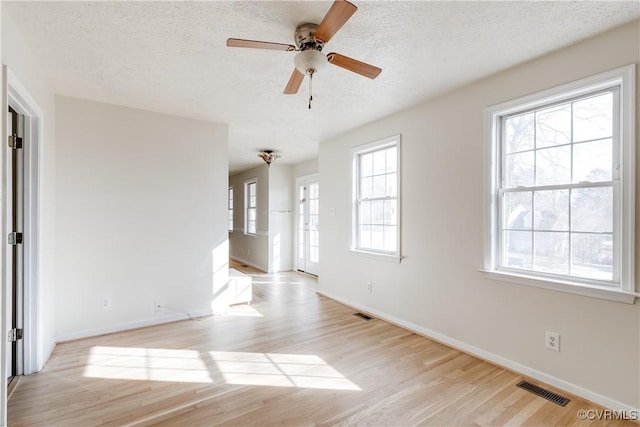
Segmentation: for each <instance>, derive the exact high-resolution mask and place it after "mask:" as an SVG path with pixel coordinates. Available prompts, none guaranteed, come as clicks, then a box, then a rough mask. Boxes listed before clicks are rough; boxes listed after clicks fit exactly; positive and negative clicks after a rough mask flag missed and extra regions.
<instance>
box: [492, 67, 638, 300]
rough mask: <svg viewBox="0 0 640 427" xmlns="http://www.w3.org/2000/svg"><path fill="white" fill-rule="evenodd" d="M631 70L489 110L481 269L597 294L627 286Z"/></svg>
mask: <svg viewBox="0 0 640 427" xmlns="http://www.w3.org/2000/svg"><path fill="white" fill-rule="evenodd" d="M633 75H634V71H633V67H627V68H624V69H620V70H615V71H612V72H609V73H604V74H602V75H599V76H595V77H592V78H589V79H585V80H583V81H580V82H576V83H574V84H570V85H566V86H563V87H560V88H557V89H553V90H551V91H547V92H544V93H541V94H537V95H533V96H530V97H526V98H523V99H520V100H516V101H512V102H509V103H506V104H502V105H499V106H496V107H492V108H490V109H489V110H488V115H487V118H488V121H489V123H488V129H490V132H491V134H490V135H489V137H490V145H491V148H490V161H491V176H490V179H489V180H488V181H489V182H490V185H491V188H490V189H489V191H490V194H491V203H490V212H489V215H488V217H489V218H490V223H489V224H488V225H487V227H488V240H489V243H488V245H489V246H490V247H488V248H487V257H486V258H487V259H486V264H487V265H486V266H485V267H486V269H487V270H489V271H491V272H497V273H502V274H504V275H511V276H512V278H514V277H520V278H525V279H534V280H535V281H537V284H541V283H544V284H545V287H549V284H550V283H551V284H554V286H555V285H558V286H561V287H562V286H564V288H563V289H561V290H565V291H566V290H569V291H575V290H576V289H578V288H581V289H582V291H580V290H578V292H577V293H586V294H591V295H595V296H604V297H605V298H606V297H609V298H611V296H612V295H614V294H615V296H614V297H613V298H612V299H624V298H623V297H624V292H633V291H634V284H633V276H634V275H633V266H634V259H633V239H634V236H633V230H634V224H633V217H634V209H633V208H634V207H633V203H634V144H635V141H634V134H633V128H634V126H635V123H634V117H633V105H634V96H633V95H634V93H633ZM585 290H586V291H585ZM601 291H605V292H601ZM606 291H613V292H609V293H607V292H606ZM598 292H600V294H598ZM605 295H606V296H605ZM627 299H628V297H627Z"/></svg>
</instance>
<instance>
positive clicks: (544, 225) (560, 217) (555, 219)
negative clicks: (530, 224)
mask: <svg viewBox="0 0 640 427" xmlns="http://www.w3.org/2000/svg"><path fill="white" fill-rule="evenodd" d="M533 201H534V202H533V203H534V206H535V209H536V211H535V218H534V224H535V229H536V230H566V231H568V230H569V190H550V191H536V192H535V194H534V196H533Z"/></svg>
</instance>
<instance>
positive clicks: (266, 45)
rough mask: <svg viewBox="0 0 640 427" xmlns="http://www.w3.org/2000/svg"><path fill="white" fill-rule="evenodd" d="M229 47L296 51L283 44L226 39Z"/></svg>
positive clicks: (294, 48)
mask: <svg viewBox="0 0 640 427" xmlns="http://www.w3.org/2000/svg"><path fill="white" fill-rule="evenodd" d="M227 46H229V47H249V48H253V49H270V50H285V51H290V50H296V47H295V46H293V45H290V44H285V43H271V42H261V41H257V40H243V39H227Z"/></svg>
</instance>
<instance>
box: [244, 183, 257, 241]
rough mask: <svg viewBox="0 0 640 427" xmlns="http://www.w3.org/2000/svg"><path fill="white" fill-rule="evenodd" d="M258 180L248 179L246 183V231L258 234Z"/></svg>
mask: <svg viewBox="0 0 640 427" xmlns="http://www.w3.org/2000/svg"><path fill="white" fill-rule="evenodd" d="M256 187H257V182H256V181H248V182H246V183H245V185H244V189H245V192H244V194H245V222H244V232H245V233H246V234H256V211H257V205H256Z"/></svg>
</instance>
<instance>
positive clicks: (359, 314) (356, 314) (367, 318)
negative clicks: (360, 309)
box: [353, 313, 373, 320]
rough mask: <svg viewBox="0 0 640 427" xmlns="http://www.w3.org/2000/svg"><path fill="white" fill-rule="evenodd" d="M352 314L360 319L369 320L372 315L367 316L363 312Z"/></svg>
mask: <svg viewBox="0 0 640 427" xmlns="http://www.w3.org/2000/svg"><path fill="white" fill-rule="evenodd" d="M353 315H354V316H356V317H359V318H361V319H364V320H371V319H373V317H371V316H367V315H366V314H364V313H353Z"/></svg>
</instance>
